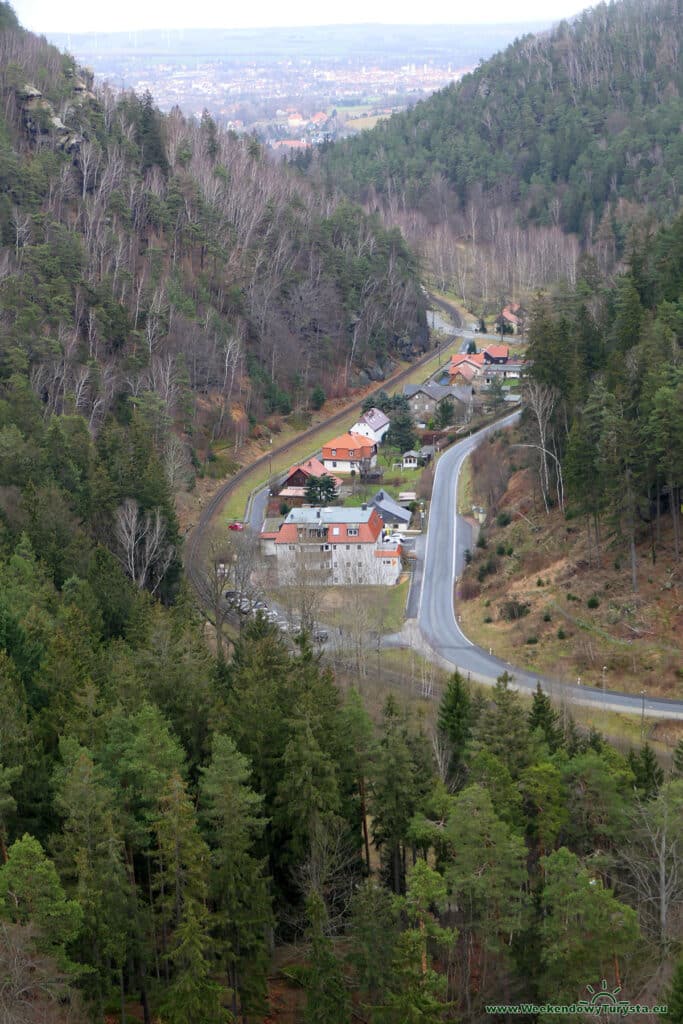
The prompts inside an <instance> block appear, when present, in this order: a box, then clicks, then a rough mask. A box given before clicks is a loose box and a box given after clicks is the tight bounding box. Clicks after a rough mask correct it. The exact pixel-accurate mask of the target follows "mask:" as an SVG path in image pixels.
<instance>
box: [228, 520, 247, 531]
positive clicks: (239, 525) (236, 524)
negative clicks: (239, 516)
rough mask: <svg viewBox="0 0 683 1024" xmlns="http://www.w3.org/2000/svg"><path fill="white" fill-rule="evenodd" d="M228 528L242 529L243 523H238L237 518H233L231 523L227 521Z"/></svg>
mask: <svg viewBox="0 0 683 1024" xmlns="http://www.w3.org/2000/svg"><path fill="white" fill-rule="evenodd" d="M228 529H229V530H243V529H244V523H240V522H238V521H237V520H235V521H234V522H233V523H228Z"/></svg>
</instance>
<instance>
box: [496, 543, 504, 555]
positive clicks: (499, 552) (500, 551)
mask: <svg viewBox="0 0 683 1024" xmlns="http://www.w3.org/2000/svg"><path fill="white" fill-rule="evenodd" d="M496 554H497V555H504V554H505V545H504V544H499V545H498V547H497V548H496Z"/></svg>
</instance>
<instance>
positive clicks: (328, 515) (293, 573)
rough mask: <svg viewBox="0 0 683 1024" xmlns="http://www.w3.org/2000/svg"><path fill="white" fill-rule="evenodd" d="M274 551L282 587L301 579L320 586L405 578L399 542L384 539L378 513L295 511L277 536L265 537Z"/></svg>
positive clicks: (337, 509) (266, 544)
mask: <svg viewBox="0 0 683 1024" xmlns="http://www.w3.org/2000/svg"><path fill="white" fill-rule="evenodd" d="M261 542H262V550H263V552H264V554H267V553H269V552H274V555H275V561H276V566H277V577H278V582H279V584H280V585H281V586H282V585H285V586H286V585H287V584H292V583H295V582H297V581H299V580H300V579H305V580H306V581H307V582H317V583H319V584H321V585H328V586H329V585H335V584H337V585H340V586H362V585H372V584H374V585H375V586H376V585H378V584H383V585H391V584H393V583H396V582H397V580H398V579H399V577H400V575H401V553H402V548H401V545H400V543H396V542H394V541H391V540H389V539H387V538H386V531H384V529H383V523H382V520H381V518H380V516H379V514H378V512H377V510H376V509H374V508H369V507H368V506H367V505H365V506H363V507H361V508H341V507H337V506H330V507H328V508H318V507H315V508H311V507H304V508H294V509H292V510H291V512H289V513H288V515H287V516H286V517H285V519H284V522H283V523H282V524H281V526H280V528H279V529H278V530H277V533H276V534H275V536H273V533H272V531H265V532H264V533H263V534H262V535H261Z"/></svg>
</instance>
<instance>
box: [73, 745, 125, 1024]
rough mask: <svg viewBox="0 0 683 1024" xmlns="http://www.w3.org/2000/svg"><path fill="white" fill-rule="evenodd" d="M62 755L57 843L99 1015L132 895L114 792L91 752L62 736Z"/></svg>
mask: <svg viewBox="0 0 683 1024" xmlns="http://www.w3.org/2000/svg"><path fill="white" fill-rule="evenodd" d="M60 753H61V755H62V764H61V765H59V766H58V768H57V769H56V771H55V776H54V784H55V804H56V807H57V809H58V810H59V812H60V814H61V815H62V819H63V825H62V829H61V831H60V832H59V834H58V835H57V836H55V838H54V846H55V849H56V851H57V859H58V864H59V866H60V868H61V871H62V874H63V875H64V876H65V877H66V878H68V879H69V880H71V881H72V882H73V883H74V885H75V890H74V891H75V896H76V898H77V900H78V903H79V905H80V907H81V909H82V912H83V924H82V929H81V935H80V941H79V945H78V948H79V959H80V961H81V962H82V963H85V964H89V965H90V966H91V967H92V968H93V973H92V974H91V975H90V974H89V975H86V977H85V979H84V981H85V984H86V989H87V991H88V992H89V994H90V995H91V996H92V997H93V999H94V1000H95V1002H96V1005H97V1007H98V1012H99V1013H100V1014H101V1013H102V1008H103V1004H104V1001H105V1000H106V999H108V998H109V997H110V996H111V995H112V993H114V992H117V991H119V990H120V982H121V972H122V971H123V968H124V964H125V960H126V952H127V939H128V931H129V922H130V911H131V893H130V888H129V886H128V881H127V878H126V873H125V868H124V863H123V840H122V836H121V834H120V833H119V829H118V822H117V814H116V799H115V796H114V793H113V792H112V790H111V788H110V786H109V785H107V783H106V781H105V779H104V777H103V774H102V772H101V771H100V770H99V769H98V768H97V767H96V766H95V765H94V763H93V760H92V758H91V756H90V753H89V751H88V750H86V749H85V748H83V747H80V746H79V744H78V743H77V742H76V741H75V740H68V739H64V740H62V742H61V743H60Z"/></svg>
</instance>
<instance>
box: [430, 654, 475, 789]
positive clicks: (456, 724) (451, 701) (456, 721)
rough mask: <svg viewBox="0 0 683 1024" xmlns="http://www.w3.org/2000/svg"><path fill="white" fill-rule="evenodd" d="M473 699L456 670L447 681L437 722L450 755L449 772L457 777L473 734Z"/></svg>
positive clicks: (453, 776) (453, 777)
mask: <svg viewBox="0 0 683 1024" xmlns="http://www.w3.org/2000/svg"><path fill="white" fill-rule="evenodd" d="M473 717H474V716H473V712H472V699H471V696H470V691H469V687H468V686H467V683H466V682H465V680H464V679H463V677H462V676H461V674H460V673H459V672H457V671H456V672H454V673H453V674H452V675H451V676H450V677H449V679H448V682H447V683H446V689H445V690H444V693H443V697H442V698H441V704H440V705H439V713H438V719H437V724H438V728H439V732H440V734H441V736H442V737H443V739H444V740H445V742H446V744H447V748H448V753H449V755H450V760H449V774H450V776H451V778H452V779H455V778H456V775H457V772H458V769H459V768H460V766H461V765H462V762H463V757H464V754H465V749H466V746H467V743H468V742H469V739H470V737H471V735H472V724H473Z"/></svg>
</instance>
